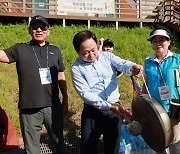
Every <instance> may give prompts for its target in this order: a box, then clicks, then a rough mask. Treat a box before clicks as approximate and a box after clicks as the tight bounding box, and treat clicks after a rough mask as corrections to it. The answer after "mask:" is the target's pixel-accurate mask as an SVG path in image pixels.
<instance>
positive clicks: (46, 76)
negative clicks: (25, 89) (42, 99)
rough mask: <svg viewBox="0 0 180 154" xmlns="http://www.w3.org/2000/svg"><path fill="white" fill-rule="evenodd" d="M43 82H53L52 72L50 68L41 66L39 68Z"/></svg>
mask: <svg viewBox="0 0 180 154" xmlns="http://www.w3.org/2000/svg"><path fill="white" fill-rule="evenodd" d="M39 74H40V79H41V84H50V83H52V79H51V73H50V69H49V68H40V69H39Z"/></svg>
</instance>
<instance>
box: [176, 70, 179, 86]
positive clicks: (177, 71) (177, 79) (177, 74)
mask: <svg viewBox="0 0 180 154" xmlns="http://www.w3.org/2000/svg"><path fill="white" fill-rule="evenodd" d="M176 85H177V87H178V86H180V69H177V70H176Z"/></svg>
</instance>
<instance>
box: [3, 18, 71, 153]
mask: <svg viewBox="0 0 180 154" xmlns="http://www.w3.org/2000/svg"><path fill="white" fill-rule="evenodd" d="M29 34H30V35H31V37H32V40H31V41H30V42H27V43H18V44H15V45H14V46H12V47H10V48H8V49H4V50H0V62H3V63H13V62H16V68H17V73H18V81H19V102H18V108H19V113H20V114H19V117H20V125H21V131H22V136H23V141H24V146H25V151H26V153H27V154H40V153H41V152H40V134H41V128H42V125H43V124H44V125H45V127H46V129H47V131H48V134H49V137H50V139H51V141H52V143H53V154H63V153H64V140H63V112H64V114H66V113H67V111H68V95H67V87H66V79H65V75H64V70H65V67H64V64H63V60H62V56H61V53H60V50H59V49H58V47H56V46H54V45H52V44H49V43H48V42H47V41H46V38H47V37H48V35H49V34H50V28H49V23H48V21H47V20H46V19H45V18H44V17H42V16H39V15H38V16H34V17H33V18H32V20H31V22H30V25H29ZM59 89H60V91H61V94H62V100H61V101H60V99H59ZM60 102H61V103H60Z"/></svg>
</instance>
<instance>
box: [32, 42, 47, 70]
mask: <svg viewBox="0 0 180 154" xmlns="http://www.w3.org/2000/svg"><path fill="white" fill-rule="evenodd" d="M32 50H33V52H34V55H35V57H36V60H37V62H38V65H39V68H41V64H40V61H39V59H38V57H37V54H36V52H35V49H34V46H33V45H32ZM46 54H47V61H46V64H47V68H48V59H49V56H48V45H47V49H46Z"/></svg>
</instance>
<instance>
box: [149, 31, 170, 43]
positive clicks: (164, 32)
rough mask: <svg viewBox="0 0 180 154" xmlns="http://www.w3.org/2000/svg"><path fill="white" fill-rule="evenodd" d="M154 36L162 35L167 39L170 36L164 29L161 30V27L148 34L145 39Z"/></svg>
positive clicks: (150, 38)
mask: <svg viewBox="0 0 180 154" xmlns="http://www.w3.org/2000/svg"><path fill="white" fill-rule="evenodd" d="M154 36H164V37H167V38H168V39H170V36H169V35H168V34H167V32H166V31H165V30H163V29H160V30H156V31H155V32H154V34H153V35H150V36H149V37H148V38H147V40H148V41H151V40H152V38H153V37H154Z"/></svg>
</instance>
